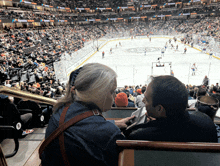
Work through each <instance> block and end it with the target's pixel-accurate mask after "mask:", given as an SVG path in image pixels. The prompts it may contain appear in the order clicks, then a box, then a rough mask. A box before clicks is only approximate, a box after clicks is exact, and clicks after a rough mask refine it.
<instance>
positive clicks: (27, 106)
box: [17, 100, 45, 127]
mask: <svg viewBox="0 0 220 166" xmlns="http://www.w3.org/2000/svg"><path fill="white" fill-rule="evenodd" d="M17 108H18V109H19V111H20V112H22V113H25V112H26V113H32V114H33V118H32V122H33V125H34V126H33V127H36V126H43V125H44V124H45V118H44V115H43V113H42V110H41V108H40V106H39V105H38V104H37V103H36V102H34V101H30V100H28V101H23V100H21V101H20V102H19V103H18V105H17ZM26 110H29V112H27V111H26Z"/></svg>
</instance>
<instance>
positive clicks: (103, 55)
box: [102, 51, 105, 59]
mask: <svg viewBox="0 0 220 166" xmlns="http://www.w3.org/2000/svg"><path fill="white" fill-rule="evenodd" d="M104 57H105V52H104V51H102V59H103V58H104Z"/></svg>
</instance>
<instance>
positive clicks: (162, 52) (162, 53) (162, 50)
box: [161, 48, 165, 57]
mask: <svg viewBox="0 0 220 166" xmlns="http://www.w3.org/2000/svg"><path fill="white" fill-rule="evenodd" d="M164 52H165V49H164V48H162V49H161V57H162V56H164Z"/></svg>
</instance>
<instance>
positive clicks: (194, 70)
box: [191, 63, 197, 76]
mask: <svg viewBox="0 0 220 166" xmlns="http://www.w3.org/2000/svg"><path fill="white" fill-rule="evenodd" d="M191 69H192V76H193V75H195V74H196V70H197V67H196V63H193V65H192V67H191Z"/></svg>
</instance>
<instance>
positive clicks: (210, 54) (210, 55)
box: [209, 50, 213, 59]
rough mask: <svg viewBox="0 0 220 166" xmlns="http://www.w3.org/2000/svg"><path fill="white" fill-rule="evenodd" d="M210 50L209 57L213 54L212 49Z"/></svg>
mask: <svg viewBox="0 0 220 166" xmlns="http://www.w3.org/2000/svg"><path fill="white" fill-rule="evenodd" d="M210 51H211V52H210V53H209V59H210V58H212V55H213V53H212V50H210Z"/></svg>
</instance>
